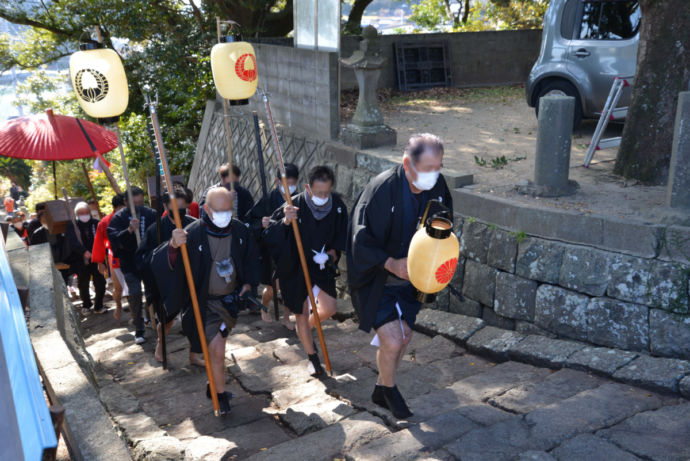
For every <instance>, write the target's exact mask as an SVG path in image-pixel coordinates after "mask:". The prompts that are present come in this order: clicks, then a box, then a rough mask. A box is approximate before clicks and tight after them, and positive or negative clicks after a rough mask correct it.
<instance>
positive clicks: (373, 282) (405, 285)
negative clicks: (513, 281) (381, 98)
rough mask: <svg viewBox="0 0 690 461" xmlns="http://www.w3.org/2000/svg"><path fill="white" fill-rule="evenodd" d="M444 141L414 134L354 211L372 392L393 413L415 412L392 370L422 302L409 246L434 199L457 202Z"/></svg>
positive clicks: (355, 263) (352, 280) (355, 267)
mask: <svg viewBox="0 0 690 461" xmlns="http://www.w3.org/2000/svg"><path fill="white" fill-rule="evenodd" d="M442 161H443V144H442V142H441V140H440V139H439V138H438V137H437V136H434V135H431V134H421V135H416V136H413V137H412V138H410V140H409V141H408V143H407V146H406V147H405V152H404V154H403V164H402V165H400V166H396V167H394V168H391V169H389V170H387V171H384V172H383V173H381V174H379V175H378V176H377V177H376V178H374V179H373V180H372V181H371V182H370V183H369V184H368V185H367V187H366V188H365V189H364V191H363V192H362V194H361V195H360V197H359V199H358V200H357V204H356V205H355V209H354V212H353V214H352V221H351V223H350V229H349V239H348V249H347V270H348V283H349V286H350V293H351V296H352V304H353V305H354V307H355V309H356V311H357V313H358V315H359V320H360V323H359V327H360V328H361V329H362V330H364V331H366V332H368V331H370V330H371V328H372V327H373V328H374V329H375V330H376V334H377V339H378V340H377V341H375V342H373V343H374V344H376V343H378V345H379V349H378V351H377V355H376V362H377V365H378V369H379V376H378V380H377V383H376V386H375V388H374V392H373V394H372V400H373V402H374V403H376V404H377V405H380V406H382V407H384V408H387V409H389V410H390V411H391V412H392V413H393V416H395V417H396V418H398V419H405V418H408V417H410V416H411V415H412V413H411V412H410V410H409V408H408V407H407V404H406V403H405V400H404V399H403V397H402V395H401V393H400V392H399V391H398V388H397V386H396V385H395V374H396V371H397V369H398V366H399V365H400V361H401V360H402V357H403V355H404V354H405V348H406V347H407V345H408V344H409V342H410V339H411V338H412V327H413V326H414V322H415V319H416V317H417V313H418V312H419V309H420V307H421V303H419V302H418V301H417V300H416V297H415V290H414V287H413V286H412V284H411V283H410V281H409V276H408V274H407V252H408V249H409V246H410V240H411V239H412V236H413V234H414V233H415V231H416V229H417V225H418V223H419V221H420V218H421V216H422V214H423V213H424V209H425V207H426V204H427V202H428V201H429V200H431V199H435V200H439V201H440V202H441V203H442V204H443V205H444V206H445V207H447V208H451V209H452V201H451V195H450V191H449V190H448V187H447V186H446V181H445V179H444V178H443V176H441V175H440V173H439V170H440V169H441V165H442Z"/></svg>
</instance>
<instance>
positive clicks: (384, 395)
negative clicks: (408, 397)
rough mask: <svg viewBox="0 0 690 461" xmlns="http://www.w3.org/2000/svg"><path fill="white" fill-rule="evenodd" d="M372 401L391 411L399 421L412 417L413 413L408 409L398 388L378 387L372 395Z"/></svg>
mask: <svg viewBox="0 0 690 461" xmlns="http://www.w3.org/2000/svg"><path fill="white" fill-rule="evenodd" d="M371 400H372V401H373V402H374V403H375V404H377V405H380V406H382V407H383V408H387V409H388V410H390V412H391V413H393V416H395V417H396V418H397V419H407V418H409V417H410V416H412V412H411V411H410V409H409V408H408V407H407V404H406V403H405V399H404V398H403V396H402V394H401V393H400V391H399V390H398V386H393V387H386V386H376V388H374V393H373V394H372V395H371Z"/></svg>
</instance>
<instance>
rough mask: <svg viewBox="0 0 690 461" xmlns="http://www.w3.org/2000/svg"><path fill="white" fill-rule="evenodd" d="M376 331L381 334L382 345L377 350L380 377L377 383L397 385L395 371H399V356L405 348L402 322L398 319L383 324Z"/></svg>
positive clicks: (389, 385)
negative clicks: (401, 328) (401, 327)
mask: <svg viewBox="0 0 690 461" xmlns="http://www.w3.org/2000/svg"><path fill="white" fill-rule="evenodd" d="M376 333H377V334H378V335H379V341H380V347H379V350H378V351H377V352H376V363H377V365H378V368H379V377H378V380H377V381H376V384H378V385H380V386H386V387H393V386H395V373H396V372H397V371H398V364H399V358H400V357H401V354H402V353H403V351H404V350H405V342H404V340H403V338H402V331H401V330H400V323H399V322H398V320H394V321H392V322H388V323H386V324H385V325H383V326H381V327H380V328H379V329H378V330H376Z"/></svg>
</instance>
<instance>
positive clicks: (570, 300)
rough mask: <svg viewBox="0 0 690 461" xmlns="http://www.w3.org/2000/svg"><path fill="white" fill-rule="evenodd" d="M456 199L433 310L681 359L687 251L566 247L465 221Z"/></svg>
mask: <svg viewBox="0 0 690 461" xmlns="http://www.w3.org/2000/svg"><path fill="white" fill-rule="evenodd" d="M456 192H458V191H456ZM456 197H457V194H456ZM462 204H463V202H462V201H460V203H454V205H455V211H456V232H457V235H458V237H459V238H460V264H459V265H458V270H457V272H456V274H455V277H454V278H453V280H452V281H451V285H450V288H449V289H447V290H445V291H444V292H442V293H441V294H440V295H439V297H438V299H437V300H436V302H435V303H434V305H433V307H434V308H435V309H440V310H444V311H449V312H453V313H458V314H463V315H467V316H472V317H478V318H481V319H483V320H484V321H485V323H486V324H488V325H493V326H497V327H500V328H504V329H509V330H516V331H518V332H521V333H523V334H533V333H536V334H542V335H545V336H551V337H554V338H555V337H558V338H567V339H574V340H578V341H582V342H587V343H591V344H594V345H599V346H606V347H610V348H617V349H623V350H628V351H636V352H644V353H649V354H652V355H657V356H663V357H674V358H684V359H688V358H690V315H689V303H688V298H689V294H688V279H689V277H690V266H689V265H688V264H687V257H688V256H687V255H684V256H683V257H681V256H680V254H679V255H678V257H676V258H673V257H669V254H670V252H669V251H662V250H661V249H657V250H656V253H653V254H652V255H651V256H647V257H644V256H638V255H631V254H625V253H622V252H620V251H611V250H607V249H600V248H594V247H592V246H590V245H585V244H582V243H575V242H573V243H566V242H562V241H558V240H554V239H549V238H544V237H542V236H536V235H534V234H531V233H526V232H524V231H523V230H521V229H519V228H514V227H513V228H511V227H508V226H505V225H501V226H498V225H496V224H494V223H492V222H489V221H487V220H482V218H481V217H480V218H477V217H473V216H471V215H468V214H465V212H463V211H462ZM503 206H504V211H505V210H507V209H508V208H509V205H506V204H503ZM489 208H490V207H485V208H484V209H482V210H480V209H479V208H477V209H475V210H474V211H476V212H477V214H479V215H482V214H483V215H487V214H491V210H490V209H489ZM458 212H459V213H458ZM545 214H548V211H547V212H545ZM586 218H590V217H586ZM631 226H634V223H631ZM674 248H676V247H674ZM676 250H677V251H678V252H679V253H680V252H682V251H683V248H682V246H681V247H678V248H676Z"/></svg>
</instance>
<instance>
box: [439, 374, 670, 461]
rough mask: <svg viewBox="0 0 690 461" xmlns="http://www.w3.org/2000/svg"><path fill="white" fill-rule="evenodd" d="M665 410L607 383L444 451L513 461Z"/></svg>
mask: <svg viewBox="0 0 690 461" xmlns="http://www.w3.org/2000/svg"><path fill="white" fill-rule="evenodd" d="M663 404H664V400H663V399H662V398H661V397H660V396H658V395H654V394H649V393H647V392H645V391H642V390H640V389H634V388H630V387H629V386H625V385H623V384H618V383H607V384H604V385H602V386H599V387H597V388H594V389H589V390H586V391H583V392H580V393H578V394H576V395H574V396H572V397H570V398H568V399H565V400H562V401H560V402H558V403H555V404H553V405H549V406H547V407H544V408H540V409H537V410H534V411H532V412H531V413H528V414H526V415H524V416H516V417H514V418H511V419H507V420H505V421H502V422H499V423H497V424H494V425H491V426H489V427H485V428H480V429H476V430H474V431H471V432H469V433H467V434H466V435H464V436H462V437H461V438H460V439H459V440H457V441H455V442H453V443H451V444H449V445H447V446H446V447H445V449H446V450H448V452H449V453H451V454H452V455H453V456H456V457H457V458H459V459H462V460H463V461H465V460H468V461H472V460H486V459H491V460H495V461H502V460H512V459H514V457H515V453H521V452H525V451H529V450H537V451H539V450H543V451H549V450H551V449H553V448H555V447H556V446H558V445H559V444H561V443H562V442H564V441H565V440H568V439H570V438H573V437H575V436H577V435H579V434H582V433H587V432H590V433H591V432H594V431H596V430H598V429H602V428H605V427H608V426H612V425H615V424H617V423H619V422H621V421H623V420H625V419H626V418H629V417H630V416H633V415H635V414H637V413H640V412H642V411H646V410H652V409H656V408H659V407H660V406H662V405H663Z"/></svg>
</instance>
